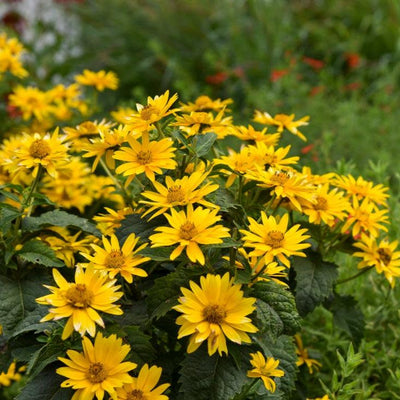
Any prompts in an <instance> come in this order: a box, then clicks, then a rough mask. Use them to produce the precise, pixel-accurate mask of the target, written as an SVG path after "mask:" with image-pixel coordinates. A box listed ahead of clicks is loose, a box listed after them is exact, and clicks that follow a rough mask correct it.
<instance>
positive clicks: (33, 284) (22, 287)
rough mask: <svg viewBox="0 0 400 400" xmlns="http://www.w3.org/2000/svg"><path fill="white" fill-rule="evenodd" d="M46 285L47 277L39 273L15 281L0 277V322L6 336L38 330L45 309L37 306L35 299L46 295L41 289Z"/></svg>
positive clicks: (35, 272) (32, 273)
mask: <svg viewBox="0 0 400 400" xmlns="http://www.w3.org/2000/svg"><path fill="white" fill-rule="evenodd" d="M46 283H49V282H48V278H47V275H44V274H43V273H42V272H39V271H34V272H31V273H30V274H28V275H27V276H26V277H25V278H24V279H21V280H17V281H13V280H11V279H10V278H7V277H6V276H3V275H0V288H1V290H0V321H1V324H2V326H3V330H4V334H5V335H6V336H12V335H16V334H19V333H21V332H26V331H28V330H35V331H36V330H37V329H38V325H37V324H38V323H39V321H40V319H41V318H42V317H43V316H44V315H45V314H46V313H47V307H44V306H40V305H39V304H37V303H36V299H37V298H38V297H40V296H43V295H45V294H46V293H48V290H47V289H45V288H44V287H43V284H46ZM45 327H46V325H45V324H44V328H45Z"/></svg>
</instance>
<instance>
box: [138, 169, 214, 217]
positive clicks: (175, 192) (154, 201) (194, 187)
mask: <svg viewBox="0 0 400 400" xmlns="http://www.w3.org/2000/svg"><path fill="white" fill-rule="evenodd" d="M207 176H208V172H202V171H196V172H193V174H191V175H190V176H184V177H183V178H181V179H175V180H173V179H172V178H171V177H170V176H167V177H166V178H165V184H166V186H164V185H162V184H161V183H159V182H157V181H154V182H153V185H154V187H155V189H156V190H157V192H152V191H146V192H143V193H142V196H143V197H146V198H147V199H149V200H141V201H140V203H143V204H147V205H150V206H151V207H150V208H149V209H148V210H147V211H146V212H145V213H144V214H143V216H145V215H147V214H149V213H151V212H153V211H154V210H157V209H158V208H159V210H158V211H157V212H155V213H154V214H153V215H152V216H151V218H154V217H156V216H157V215H160V214H164V213H165V211H167V210H168V209H170V208H172V207H175V206H186V205H188V204H193V203H199V204H202V205H203V206H205V207H215V206H214V204H212V203H210V202H208V201H206V200H203V197H204V196H207V195H208V194H210V193H211V192H214V191H215V190H217V189H218V185H216V184H212V183H211V182H207V183H206V184H205V185H203V186H202V187H200V188H199V186H200V185H201V184H202V183H203V182H204V180H205V179H206V178H207ZM151 218H150V219H151Z"/></svg>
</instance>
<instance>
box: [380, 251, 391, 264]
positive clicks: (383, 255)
mask: <svg viewBox="0 0 400 400" xmlns="http://www.w3.org/2000/svg"><path fill="white" fill-rule="evenodd" d="M378 254H379V258H380V259H381V260H382V262H383V263H384V264H385V265H389V264H390V261H392V252H391V251H390V250H389V249H387V248H382V247H380V248H379V249H378Z"/></svg>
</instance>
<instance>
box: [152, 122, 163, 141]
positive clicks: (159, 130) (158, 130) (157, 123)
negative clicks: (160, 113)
mask: <svg viewBox="0 0 400 400" xmlns="http://www.w3.org/2000/svg"><path fill="white" fill-rule="evenodd" d="M154 125H155V126H156V129H157V132H158V136H160V137H162V138H165V135H164V132H163V131H162V129H161V126H160V123H159V122H156V123H155V124H154Z"/></svg>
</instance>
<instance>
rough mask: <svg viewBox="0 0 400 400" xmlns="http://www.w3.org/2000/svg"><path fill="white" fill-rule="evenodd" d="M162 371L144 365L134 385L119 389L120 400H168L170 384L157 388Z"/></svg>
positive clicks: (134, 379) (130, 384) (158, 368)
mask: <svg viewBox="0 0 400 400" xmlns="http://www.w3.org/2000/svg"><path fill="white" fill-rule="evenodd" d="M161 372H162V369H161V368H160V367H156V366H155V365H153V366H152V367H150V368H149V366H148V365H147V364H144V365H143V367H142V368H141V370H140V371H139V375H138V377H137V378H133V382H132V383H128V384H126V385H124V386H123V387H122V388H118V389H117V395H118V400H168V399H169V397H168V396H166V395H165V394H162V393H163V392H165V391H166V390H167V389H168V387H169V386H170V384H169V383H164V384H162V385H160V386H158V387H155V386H156V385H157V383H158V381H159V380H160V377H161Z"/></svg>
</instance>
